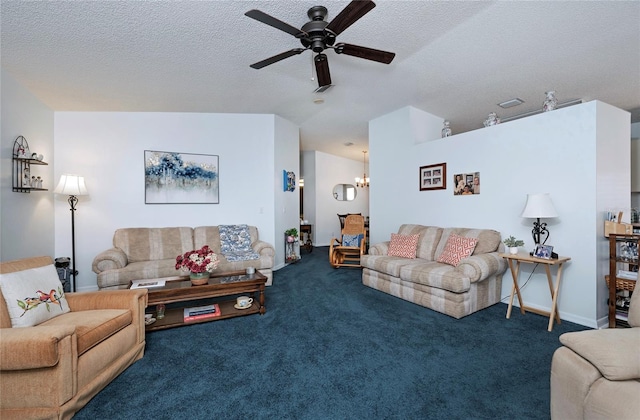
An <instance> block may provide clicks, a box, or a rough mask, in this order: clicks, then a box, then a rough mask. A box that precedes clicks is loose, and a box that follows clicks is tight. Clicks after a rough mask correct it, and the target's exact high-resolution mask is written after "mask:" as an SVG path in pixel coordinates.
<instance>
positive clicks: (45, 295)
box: [0, 264, 69, 327]
mask: <svg viewBox="0 0 640 420" xmlns="http://www.w3.org/2000/svg"><path fill="white" fill-rule="evenodd" d="M0 289H2V295H3V296H4V300H5V301H6V303H7V309H8V310H9V317H10V318H11V326H12V327H32V326H34V325H38V324H40V323H41V322H44V321H46V320H48V319H51V318H54V317H56V316H58V315H62V314H64V313H67V312H69V304H68V303H67V298H65V296H64V290H63V289H62V283H61V282H60V278H59V277H58V272H57V271H56V269H55V267H54V266H53V264H50V265H46V266H44V267H37V268H30V269H28V270H23V271H17V272H14V273H7V274H0Z"/></svg>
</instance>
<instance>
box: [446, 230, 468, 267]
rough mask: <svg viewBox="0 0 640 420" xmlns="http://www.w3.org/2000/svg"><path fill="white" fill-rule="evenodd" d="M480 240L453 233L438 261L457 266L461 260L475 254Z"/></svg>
mask: <svg viewBox="0 0 640 420" xmlns="http://www.w3.org/2000/svg"><path fill="white" fill-rule="evenodd" d="M477 243H478V240H477V239H475V238H465V237H463V236H460V235H456V234H455V233H452V234H451V235H450V236H449V239H447V243H446V245H445V246H444V250H443V251H442V254H440V256H439V257H438V262H441V263H445V264H449V265H452V266H454V267H457V266H458V264H460V260H462V259H463V258H467V257H468V256H470V255H471V254H473V250H474V249H475V248H476V244H477Z"/></svg>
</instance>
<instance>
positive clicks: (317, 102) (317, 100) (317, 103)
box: [313, 98, 324, 105]
mask: <svg viewBox="0 0 640 420" xmlns="http://www.w3.org/2000/svg"><path fill="white" fill-rule="evenodd" d="M313 103H314V104H316V105H320V104H323V103H324V99H322V98H315V99H314V100H313Z"/></svg>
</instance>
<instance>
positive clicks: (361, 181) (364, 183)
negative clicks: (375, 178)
mask: <svg viewBox="0 0 640 420" xmlns="http://www.w3.org/2000/svg"><path fill="white" fill-rule="evenodd" d="M362 153H363V156H362V169H363V172H364V175H363V176H362V178H359V177H356V187H362V188H364V187H368V186H369V178H368V177H367V162H366V158H367V151H366V150H363V151H362Z"/></svg>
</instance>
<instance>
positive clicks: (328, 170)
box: [302, 151, 376, 246]
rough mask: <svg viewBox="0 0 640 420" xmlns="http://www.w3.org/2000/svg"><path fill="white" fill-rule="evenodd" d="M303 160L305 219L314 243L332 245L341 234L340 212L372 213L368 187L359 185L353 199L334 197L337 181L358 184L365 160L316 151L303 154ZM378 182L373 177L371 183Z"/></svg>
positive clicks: (316, 244)
mask: <svg viewBox="0 0 640 420" xmlns="http://www.w3.org/2000/svg"><path fill="white" fill-rule="evenodd" d="M302 159H303V168H304V172H303V176H304V185H305V187H304V215H305V219H307V220H309V223H311V224H313V229H314V232H313V243H314V245H315V246H329V243H330V242H331V239H332V238H336V237H339V236H340V221H339V219H338V216H337V215H338V214H346V213H362V215H363V216H368V215H369V188H357V193H356V198H355V200H353V201H337V200H335V199H334V198H333V187H334V186H335V185H336V184H353V185H355V178H356V177H362V175H363V170H364V168H363V162H362V161H360V162H358V161H356V160H352V159H346V158H343V157H339V156H334V155H330V154H328V153H323V152H317V151H314V152H305V153H303V157H302ZM367 174H369V172H368V168H367ZM375 182H376V180H375V179H374V178H373V177H371V183H372V184H373V183H375ZM371 223H375V221H373V220H372V221H371Z"/></svg>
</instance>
